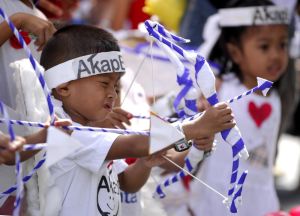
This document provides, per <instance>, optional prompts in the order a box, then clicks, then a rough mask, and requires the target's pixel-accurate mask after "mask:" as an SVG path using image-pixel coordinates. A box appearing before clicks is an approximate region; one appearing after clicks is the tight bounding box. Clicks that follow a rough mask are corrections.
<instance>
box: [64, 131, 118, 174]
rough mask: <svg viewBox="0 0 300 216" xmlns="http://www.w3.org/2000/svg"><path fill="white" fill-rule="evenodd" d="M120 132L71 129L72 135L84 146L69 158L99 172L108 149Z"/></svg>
mask: <svg viewBox="0 0 300 216" xmlns="http://www.w3.org/2000/svg"><path fill="white" fill-rule="evenodd" d="M119 135H120V134H115V133H97V132H90V131H76V130H75V131H73V133H72V135H71V136H72V137H73V138H75V139H77V140H78V141H79V142H81V143H82V144H83V145H84V146H83V147H82V148H80V149H79V150H77V151H76V152H75V153H73V154H71V155H70V159H71V160H73V161H74V162H75V163H76V164H77V165H79V166H81V167H83V168H86V169H88V170H90V171H91V172H94V173H97V172H99V170H100V168H101V166H102V164H103V162H104V160H105V158H106V155H107V154H108V151H109V149H110V147H111V145H112V144H113V142H114V141H115V139H116V138H117V137H118V136H119Z"/></svg>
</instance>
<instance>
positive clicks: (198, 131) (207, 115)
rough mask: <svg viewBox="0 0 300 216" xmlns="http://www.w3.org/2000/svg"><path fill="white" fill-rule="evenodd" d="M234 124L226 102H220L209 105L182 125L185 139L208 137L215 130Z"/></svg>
mask: <svg viewBox="0 0 300 216" xmlns="http://www.w3.org/2000/svg"><path fill="white" fill-rule="evenodd" d="M234 126H235V122H234V120H233V114H232V110H231V108H230V107H229V106H228V104H226V103H224V102H222V103H218V104H216V105H215V106H212V107H209V108H208V109H207V110H206V111H204V112H203V114H202V115H201V116H199V117H198V118H196V119H194V120H192V121H190V122H187V123H185V124H184V125H183V130H184V134H185V136H186V138H187V139H189V140H190V139H196V138H202V137H210V136H212V135H214V134H215V133H217V132H220V131H223V130H226V129H229V128H232V127H234Z"/></svg>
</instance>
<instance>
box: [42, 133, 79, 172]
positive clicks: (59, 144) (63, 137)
mask: <svg viewBox="0 0 300 216" xmlns="http://www.w3.org/2000/svg"><path fill="white" fill-rule="evenodd" d="M47 143H48V148H47V156H46V166H47V167H50V166H52V165H53V164H55V163H56V162H58V161H59V160H61V159H63V158H65V157H67V156H68V155H70V154H71V153H73V152H74V151H75V150H77V149H78V148H80V147H81V146H82V145H81V143H80V142H79V141H77V140H76V139H74V138H72V137H71V136H69V135H68V134H66V133H64V132H63V131H61V130H59V129H57V128H55V127H49V128H48V134H47Z"/></svg>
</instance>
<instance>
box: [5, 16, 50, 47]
mask: <svg viewBox="0 0 300 216" xmlns="http://www.w3.org/2000/svg"><path fill="white" fill-rule="evenodd" d="M9 18H10V20H11V21H12V22H13V24H14V25H15V26H16V28H17V29H18V30H23V31H26V32H28V33H32V34H33V35H35V36H36V37H37V39H36V41H35V45H36V46H38V50H42V48H43V46H44V45H45V43H46V42H47V41H48V40H49V38H50V37H51V36H52V34H53V33H54V32H55V31H56V29H55V27H54V25H53V24H52V23H51V22H50V21H46V20H43V19H41V18H39V17H37V16H34V15H30V14H26V13H15V14H13V15H11V16H10V17H9ZM0 31H1V34H0V46H2V44H4V43H5V42H6V41H7V40H8V39H9V38H10V37H12V36H13V32H12V31H11V30H10V28H9V26H8V24H7V22H6V21H3V22H2V23H0Z"/></svg>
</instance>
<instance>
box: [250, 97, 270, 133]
mask: <svg viewBox="0 0 300 216" xmlns="http://www.w3.org/2000/svg"><path fill="white" fill-rule="evenodd" d="M248 110H249V113H250V116H251V117H252V119H253V120H254V122H255V124H256V125H257V127H260V126H261V124H262V123H263V122H264V121H265V120H266V119H268V118H269V116H270V114H271V112H272V106H271V105H270V104H269V103H263V104H262V105H261V106H259V107H258V106H256V104H255V103H254V102H252V101H250V103H249V105H248Z"/></svg>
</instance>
